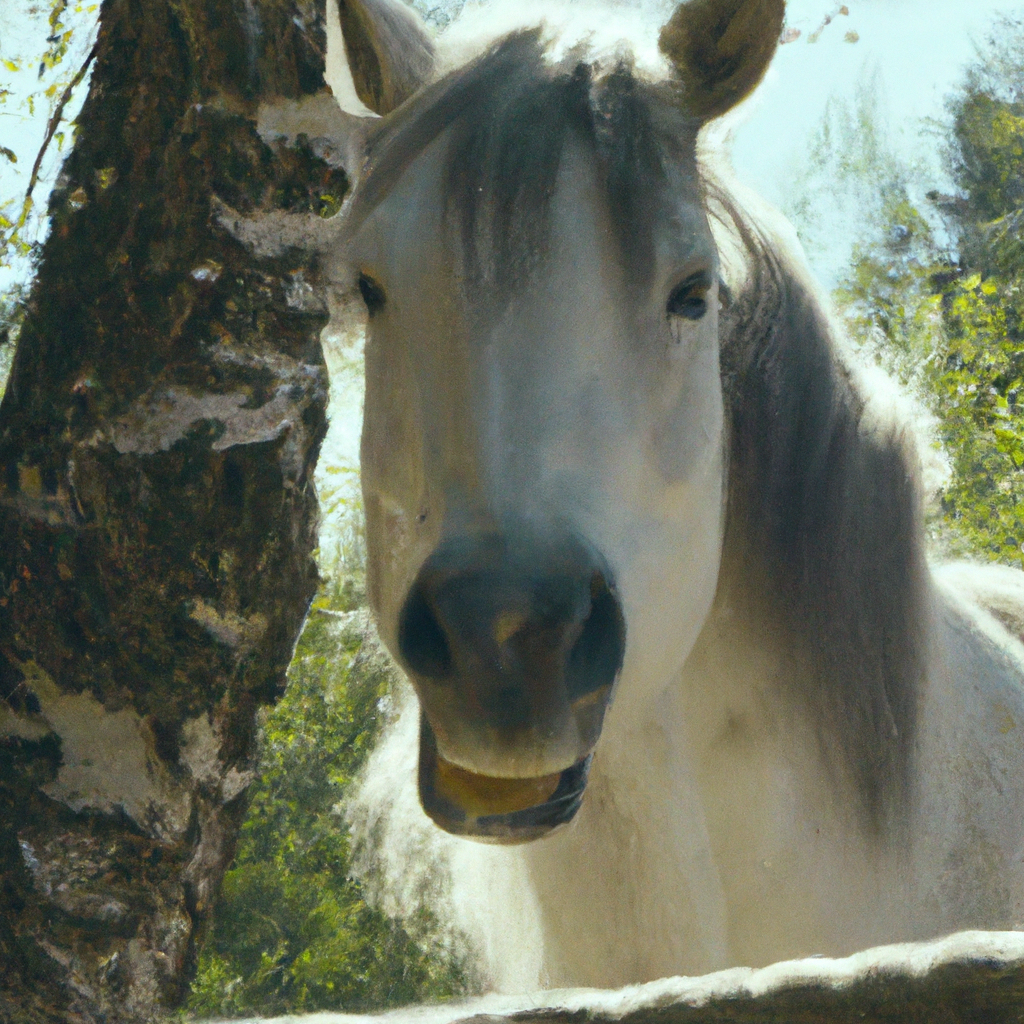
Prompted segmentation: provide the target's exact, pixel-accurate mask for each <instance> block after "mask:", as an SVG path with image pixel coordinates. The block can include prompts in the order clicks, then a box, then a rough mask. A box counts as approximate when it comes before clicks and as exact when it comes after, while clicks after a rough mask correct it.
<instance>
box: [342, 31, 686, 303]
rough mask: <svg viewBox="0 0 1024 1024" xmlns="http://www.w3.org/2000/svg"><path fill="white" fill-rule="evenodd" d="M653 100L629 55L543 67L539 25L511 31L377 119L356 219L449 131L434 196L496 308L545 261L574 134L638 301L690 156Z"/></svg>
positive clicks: (679, 128) (680, 124)
mask: <svg viewBox="0 0 1024 1024" xmlns="http://www.w3.org/2000/svg"><path fill="white" fill-rule="evenodd" d="M659 105H664V103H663V101H662V100H661V98H660V97H659V95H658V93H657V90H656V88H655V87H653V86H651V85H650V84H649V83H646V82H644V81H643V80H641V79H640V78H638V77H637V76H636V75H634V73H633V71H632V69H631V67H630V65H629V62H628V59H624V58H621V59H619V60H617V61H616V62H615V63H614V64H613V65H612V66H611V68H610V70H607V71H606V70H603V69H599V68H596V67H595V65H594V64H592V63H590V62H589V61H588V60H587V59H585V57H584V56H583V55H582V53H580V52H579V51H576V52H573V53H571V54H570V55H569V56H568V57H566V58H565V59H563V60H562V61H560V62H559V63H558V64H556V65H551V64H550V63H549V62H548V61H547V59H546V54H545V46H544V44H543V43H542V40H541V33H540V31H539V30H526V31H521V32H517V33H514V34H512V35H510V36H507V37H506V38H505V39H503V40H501V41H500V42H499V43H497V44H496V45H495V46H493V47H492V48H491V49H490V50H489V51H488V52H487V53H485V54H484V55H483V56H481V57H480V58H479V59H478V60H476V61H474V62H472V63H470V64H469V65H467V66H466V67H465V68H463V69H461V70H460V71H458V72H455V73H453V74H451V75H449V76H448V77H447V78H446V79H444V80H443V81H441V82H439V83H437V84H436V85H434V86H433V87H431V88H429V89H428V90H426V91H425V92H424V93H423V94H421V95H420V96H419V97H417V98H416V99H415V100H414V101H412V102H411V103H410V104H408V105H407V106H406V108H404V109H403V110H401V111H399V112H398V114H397V115H395V116H394V117H392V118H389V119H388V120H387V121H386V122H385V123H384V124H382V126H381V129H380V133H379V136H378V137H377V138H376V139H375V140H373V141H372V142H371V156H370V159H369V162H368V166H367V172H366V174H365V177H364V182H363V183H362V184H361V186H360V190H359V193H358V194H357V197H356V199H355V202H354V205H353V211H352V214H353V217H354V218H355V220H356V221H358V220H360V219H361V218H362V217H365V216H366V215H367V213H369V212H370V211H371V210H372V209H373V208H374V207H375V206H376V205H377V204H378V203H380V202H381V201H383V199H384V198H385V197H386V196H387V195H388V194H389V193H390V191H391V190H392V189H393V188H394V187H395V186H396V184H397V183H398V181H399V180H400V179H401V177H402V175H403V174H404V173H405V172H406V171H407V170H408V169H409V167H410V165H411V164H412V163H413V162H414V160H415V159H416V157H417V156H419V155H420V154H421V153H423V152H424V150H425V149H426V148H427V147H428V146H429V145H430V144H431V143H432V142H434V141H435V140H437V139H438V138H439V137H440V136H441V135H442V134H444V133H446V132H447V134H448V138H447V141H446V146H447V155H446V162H445V170H444V174H443V189H444V194H443V195H442V196H440V197H439V199H440V202H441V203H442V204H443V208H444V210H445V215H446V223H447V225H448V228H449V230H450V232H451V238H450V241H451V243H452V245H453V249H454V250H455V251H456V252H457V253H458V255H459V259H460V262H461V267H460V270H461V272H462V277H463V279H464V281H465V282H466V284H467V286H468V290H469V294H468V296H467V297H469V298H471V299H472V300H473V302H474V303H478V302H481V301H483V302H485V303H486V305H487V306H488V307H490V308H493V307H494V306H495V305H497V306H499V307H501V306H503V305H504V304H505V303H506V302H507V301H508V299H509V298H510V296H511V295H513V294H514V293H515V292H516V291H517V290H519V289H520V288H521V287H522V286H523V285H525V284H526V283H527V282H528V280H529V279H530V278H531V276H532V274H533V272H534V270H535V269H536V267H537V266H538V265H540V264H541V263H542V262H543V260H544V258H545V255H546V251H547V242H548V235H549V227H550V205H551V199H552V196H553V194H554V191H555V186H556V181H557V177H558V173H559V168H560V166H561V159H562V154H563V152H564V149H565V146H566V144H567V143H568V142H569V141H570V140H573V141H575V142H577V143H579V144H581V145H582V146H583V147H585V149H586V150H589V152H590V153H592V155H593V157H594V160H595V162H596V165H597V168H598V173H599V178H600V180H601V182H602V183H603V186H604V189H605V194H606V198H607V212H608V216H609V218H610V221H611V226H612V229H613V233H614V238H615V243H616V247H617V251H618V256H619V262H620V264H621V267H622V270H623V273H624V275H625V278H626V280H627V283H628V285H629V286H630V288H631V289H637V290H639V292H640V293H641V294H642V293H644V292H646V290H647V288H648V286H649V284H650V281H651V278H652V275H653V271H654V252H655V244H654V239H655V230H656V226H657V223H658V220H659V218H662V217H667V205H666V195H667V185H668V178H667V175H666V161H667V160H672V161H676V162H678V159H679V156H680V154H681V153H683V154H685V153H687V152H690V151H692V150H693V147H694V141H695V137H696V126H695V125H691V124H690V123H689V122H688V121H687V120H686V118H685V117H678V118H675V119H672V118H670V121H671V125H670V127H669V128H666V126H665V125H664V123H663V122H664V121H665V118H664V116H663V113H664V112H660V111H659V110H658V107H659ZM659 115H662V116H659ZM684 159H685V157H684ZM694 174H695V168H694Z"/></svg>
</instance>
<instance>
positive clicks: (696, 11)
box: [658, 0, 786, 121]
mask: <svg viewBox="0 0 1024 1024" xmlns="http://www.w3.org/2000/svg"><path fill="white" fill-rule="evenodd" d="M785 13H786V0H690V2H689V3H683V4H680V5H679V6H678V7H677V8H676V11H675V13H674V14H673V15H672V17H671V18H670V19H669V22H668V24H667V25H665V27H664V28H663V29H662V30H661V36H660V37H659V39H658V44H659V46H660V47H661V52H662V53H664V54H665V56H666V57H668V59H669V60H670V61H671V62H672V64H673V66H674V67H675V69H676V72H677V73H678V75H679V78H680V80H681V82H682V85H683V90H684V92H683V102H684V103H685V105H686V108H687V110H688V111H689V112H690V113H691V114H693V115H694V117H697V118H699V119H700V120H701V121H710V120H711V119H712V118H713V117H718V116H719V115H721V114H724V113H725V112H726V111H727V110H730V109H732V108H733V107H734V106H736V104H737V103H739V102H740V100H742V99H744V98H745V97H746V96H748V95H749V94H750V93H751V92H752V91H753V89H754V87H755V86H756V85H757V83H758V82H760V81H761V78H762V77H763V75H764V73H765V71H767V70H768V65H769V64H770V63H771V60H772V57H773V56H774V54H775V48H776V46H777V45H778V42H779V36H780V35H781V34H782V21H783V17H784V16H785Z"/></svg>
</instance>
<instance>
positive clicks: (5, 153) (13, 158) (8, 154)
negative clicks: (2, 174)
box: [0, 146, 18, 164]
mask: <svg viewBox="0 0 1024 1024" xmlns="http://www.w3.org/2000/svg"><path fill="white" fill-rule="evenodd" d="M0 156H2V157H5V158H6V159H8V160H10V162H11V163H12V164H16V163H17V162H18V154H17V153H15V152H14V150H13V149H8V148H7V147H6V146H0Z"/></svg>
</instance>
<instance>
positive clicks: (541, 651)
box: [398, 529, 625, 843]
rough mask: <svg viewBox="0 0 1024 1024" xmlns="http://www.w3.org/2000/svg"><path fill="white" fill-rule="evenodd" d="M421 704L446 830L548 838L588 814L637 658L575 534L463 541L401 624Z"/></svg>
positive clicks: (438, 556)
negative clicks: (586, 793)
mask: <svg viewBox="0 0 1024 1024" xmlns="http://www.w3.org/2000/svg"><path fill="white" fill-rule="evenodd" d="M398 647H399V650H398V654H399V657H400V659H401V661H402V663H403V665H404V667H405V668H406V670H407V671H408V673H409V675H410V678H411V679H412V682H413V685H414V686H415V688H416V691H417V693H418V695H419V698H420V704H421V707H422V712H423V714H422V719H421V721H422V727H421V732H420V772H419V781H420V799H421V801H422V803H423V807H424V809H425V810H426V812H427V813H428V814H429V815H430V817H431V818H433V820H434V821H435V822H436V823H437V824H438V825H440V826H441V827H442V828H444V829H447V830H448V831H449V832H453V833H456V834H458V835H465V836H472V837H475V838H479V839H483V840H486V841H491V842H505V843H510V842H523V841H526V840H530V839H536V838H538V837H539V836H542V835H544V834H545V833H547V832H549V831H550V830H551V829H552V828H555V827H556V826H558V825H561V824H563V823H565V822H567V821H569V820H570V819H571V818H572V817H573V815H574V814H575V813H576V811H577V810H578V809H579V806H580V802H581V800H582V797H583V790H584V787H585V786H586V780H587V769H588V767H589V764H590V756H591V754H592V752H593V749H594V746H595V744H596V743H597V740H598V737H599V735H600V732H601V726H602V724H603V721H604V714H605V711H606V709H607V707H608V704H609V702H610V699H611V694H612V687H613V684H614V682H615V678H616V676H617V675H618V672H619V669H620V668H621V666H622V659H623V655H624V650H625V622H624V619H623V615H622V609H621V605H620V603H619V600H618V597H617V595H616V593H615V588H614V584H613V583H612V580H611V574H610V572H609V570H608V567H607V566H606V565H605V563H604V561H603V559H602V558H601V557H600V555H598V554H597V553H596V552H595V551H594V550H593V548H592V547H590V546H589V545H588V544H586V543H585V542H583V541H581V540H579V539H578V538H577V537H575V536H574V535H572V534H568V533H564V532H560V533H556V534H554V535H552V534H548V535H545V536H543V537H541V536H539V535H538V534H537V533H536V532H535V531H530V530H528V529H518V530H515V531H508V530H506V531H504V532H502V533H500V534H498V533H490V534H483V535H466V534H460V535H458V536H456V537H452V538H449V539H448V540H446V541H445V542H444V543H442V544H441V546H440V547H438V549H437V550H436V551H435V552H434V553H433V554H432V555H431V556H430V558H428V559H427V561H426V562H425V563H424V565H423V567H422V568H421V570H420V573H419V575H418V577H417V579H416V582H415V584H414V585H413V587H412V589H411V590H410V592H409V595H408V597H407V599H406V601H405V605H404V607H403V609H402V613H401V617H400V621H399V635H398Z"/></svg>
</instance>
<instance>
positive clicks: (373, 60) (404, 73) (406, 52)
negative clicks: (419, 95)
mask: <svg viewBox="0 0 1024 1024" xmlns="http://www.w3.org/2000/svg"><path fill="white" fill-rule="evenodd" d="M338 14H339V16H340V19H341V34H342V36H343V37H344V39H345V53H346V56H347V57H348V64H349V68H350V70H351V71H352V82H353V84H354V85H355V87H356V95H357V96H358V97H359V98H360V99H361V100H362V101H363V103H365V104H366V105H367V106H368V107H369V108H370V110H372V111H374V113H377V114H390V113H391V111H392V110H394V109H395V108H396V107H399V106H401V104H403V103H404V102H405V101H406V100H407V99H408V98H409V97H410V96H411V95H412V94H413V93H414V92H416V90H417V89H419V88H420V86H422V85H423V84H424V83H425V82H426V81H427V79H428V78H429V77H430V73H431V71H432V69H433V66H434V44H433V43H432V42H431V39H430V36H429V35H427V31H426V28H425V27H424V25H423V22H422V21H420V19H419V17H418V16H417V15H416V13H415V12H414V11H413V10H412V8H410V7H408V6H406V5H405V4H404V3H402V2H401V0H338Z"/></svg>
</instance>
